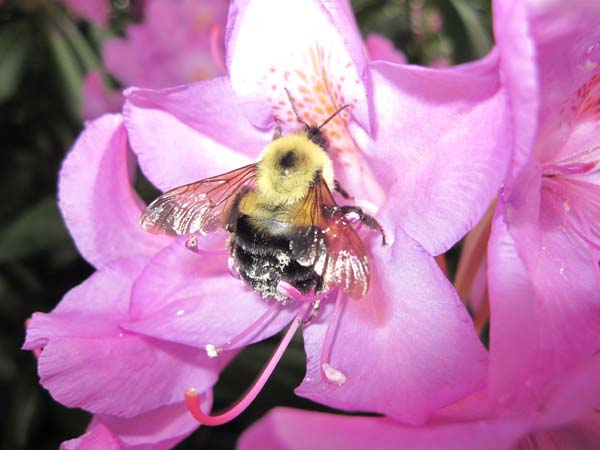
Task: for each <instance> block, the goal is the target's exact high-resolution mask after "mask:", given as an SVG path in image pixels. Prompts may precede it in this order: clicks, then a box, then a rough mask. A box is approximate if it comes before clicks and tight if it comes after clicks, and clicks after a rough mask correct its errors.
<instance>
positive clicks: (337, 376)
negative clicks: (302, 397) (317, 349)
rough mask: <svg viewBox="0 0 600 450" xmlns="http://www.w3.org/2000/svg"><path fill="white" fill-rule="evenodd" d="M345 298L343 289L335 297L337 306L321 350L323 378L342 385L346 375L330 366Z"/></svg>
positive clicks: (330, 319)
mask: <svg viewBox="0 0 600 450" xmlns="http://www.w3.org/2000/svg"><path fill="white" fill-rule="evenodd" d="M345 298H346V296H345V295H344V291H343V290H342V289H338V291H337V293H336V297H335V306H334V307H333V313H331V317H330V318H329V323H328V324H327V331H326V332H325V341H324V342H323V349H322V350H321V377H322V378H323V380H325V381H329V382H332V383H335V384H340V385H341V384H344V383H345V382H346V375H344V374H343V373H342V372H340V371H339V370H337V369H336V368H334V367H333V366H332V365H331V364H329V358H330V356H331V346H332V344H333V338H334V335H335V332H336V330H337V322H338V317H339V314H340V310H341V308H342V303H343V300H344V299H345Z"/></svg>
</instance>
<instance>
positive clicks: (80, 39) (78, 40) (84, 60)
mask: <svg viewBox="0 0 600 450" xmlns="http://www.w3.org/2000/svg"><path fill="white" fill-rule="evenodd" d="M60 27H61V29H62V30H63V31H64V35H65V38H66V39H67V41H68V42H69V44H70V45H71V48H72V49H73V51H74V52H75V54H76V55H77V58H78V59H79V61H80V62H81V64H82V66H83V69H84V71H85V72H86V73H87V72H90V71H92V70H96V69H100V58H99V56H98V55H97V54H96V52H95V51H94V49H93V48H92V46H91V45H90V44H89V43H88V41H87V40H86V38H85V37H84V36H83V34H82V33H81V31H79V29H78V28H77V26H76V25H75V24H74V23H73V22H71V21H70V20H68V19H66V18H63V20H61V22H60Z"/></svg>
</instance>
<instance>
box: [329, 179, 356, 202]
mask: <svg viewBox="0 0 600 450" xmlns="http://www.w3.org/2000/svg"><path fill="white" fill-rule="evenodd" d="M333 188H334V189H335V190H336V191H337V192H339V193H340V195H341V196H342V197H344V198H345V199H346V200H348V199H350V198H353V197H351V196H350V194H348V191H346V189H344V188H343V187H342V185H341V184H340V182H339V181H338V180H333Z"/></svg>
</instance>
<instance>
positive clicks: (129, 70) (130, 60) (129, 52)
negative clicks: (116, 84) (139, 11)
mask: <svg viewBox="0 0 600 450" xmlns="http://www.w3.org/2000/svg"><path fill="white" fill-rule="evenodd" d="M127 38H128V39H124V38H112V39H108V40H107V41H106V42H105V43H104V45H103V46H102V60H103V61H104V66H105V67H106V70H108V72H110V73H111V74H113V75H114V76H115V77H117V79H119V80H120V81H121V82H122V83H124V84H125V86H138V85H140V84H141V80H143V81H144V83H143V85H144V87H158V86H157V83H155V82H154V81H153V78H154V77H153V74H154V72H156V70H157V67H156V64H155V65H154V66H149V65H148V64H143V62H144V61H143V60H142V61H140V59H141V57H142V55H141V50H142V49H143V48H148V47H150V48H151V47H152V45H153V44H154V41H153V39H152V37H151V36H150V35H149V33H148V32H147V30H145V29H144V28H143V27H142V26H140V25H131V26H129V27H128V29H127Z"/></svg>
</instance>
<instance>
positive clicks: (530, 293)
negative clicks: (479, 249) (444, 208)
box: [488, 209, 600, 404]
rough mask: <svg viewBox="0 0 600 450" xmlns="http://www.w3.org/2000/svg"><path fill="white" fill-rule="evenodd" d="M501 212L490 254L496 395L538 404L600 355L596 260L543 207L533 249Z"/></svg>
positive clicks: (492, 374)
mask: <svg viewBox="0 0 600 450" xmlns="http://www.w3.org/2000/svg"><path fill="white" fill-rule="evenodd" d="M497 214H498V216H497V218H496V220H495V221H494V227H493V231H492V237H491V240H490V245H489V248H488V254H489V260H488V267H489V276H490V298H491V307H492V317H493V318H494V320H493V321H492V328H491V355H492V358H491V361H490V384H491V389H492V393H493V395H495V396H496V398H497V399H498V400H499V401H500V402H518V401H523V402H525V403H532V402H533V403H534V404H537V403H539V402H542V401H544V399H545V398H547V397H548V395H550V394H551V393H552V392H554V390H555V389H556V384H557V383H559V382H560V381H561V380H562V379H563V378H564V376H565V374H567V373H569V372H570V370H572V368H573V367H577V366H579V365H580V364H582V363H583V362H585V361H587V360H588V359H589V358H591V357H592V356H593V355H595V354H596V353H597V352H598V349H600V327H598V323H600V292H599V291H598V288H597V286H598V284H597V279H596V273H595V270H596V268H595V267H594V265H595V264H596V263H597V262H596V261H592V259H591V257H590V255H588V254H585V253H584V252H581V251H580V250H579V249H578V248H577V247H574V246H573V241H572V240H571V239H570V238H569V236H567V235H566V234H565V232H564V229H563V228H561V226H560V224H557V223H553V221H555V220H556V219H554V218H552V217H551V214H548V211H546V210H544V209H542V216H541V219H542V220H541V222H540V223H541V225H542V226H541V230H540V231H541V232H540V233H539V239H538V240H537V241H531V242H530V243H526V241H525V240H521V241H515V239H514V238H513V236H512V235H511V234H512V231H511V232H509V230H507V227H506V225H505V223H504V221H503V219H502V214H503V211H502V209H499V211H498V212H497ZM518 232H519V230H516V231H515V233H518ZM522 254H527V255H528V258H527V259H526V260H525V262H523V259H522V258H520V257H519V255H522Z"/></svg>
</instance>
